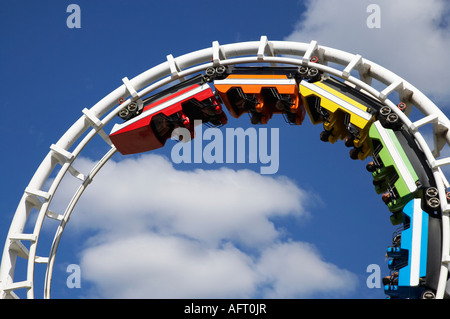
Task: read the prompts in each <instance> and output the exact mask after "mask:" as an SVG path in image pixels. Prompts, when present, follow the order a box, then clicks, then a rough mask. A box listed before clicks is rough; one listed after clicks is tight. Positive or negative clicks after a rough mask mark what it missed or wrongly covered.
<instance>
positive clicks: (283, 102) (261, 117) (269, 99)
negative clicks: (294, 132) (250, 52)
mask: <svg viewBox="0 0 450 319" xmlns="http://www.w3.org/2000/svg"><path fill="white" fill-rule="evenodd" d="M300 80H301V77H300V75H299V73H298V69H297V68H292V67H290V68H289V67H286V68H285V67H236V68H234V69H232V70H231V71H229V72H227V74H225V75H224V76H222V77H220V78H218V79H215V80H214V87H215V89H216V92H217V93H218V95H219V97H220V99H221V100H222V102H223V104H224V105H225V106H226V107H227V109H228V111H229V112H230V114H231V115H232V116H233V117H235V118H238V117H240V116H241V115H242V114H243V113H250V114H251V122H252V124H266V123H267V122H268V121H269V119H271V118H272V115H273V114H274V113H280V114H283V115H284V116H285V118H286V120H287V121H288V122H289V123H291V124H296V125H300V124H301V123H302V122H303V120H304V118H305V114H306V111H305V108H304V106H303V104H302V100H301V98H300V95H299V88H298V85H299V81H300Z"/></svg>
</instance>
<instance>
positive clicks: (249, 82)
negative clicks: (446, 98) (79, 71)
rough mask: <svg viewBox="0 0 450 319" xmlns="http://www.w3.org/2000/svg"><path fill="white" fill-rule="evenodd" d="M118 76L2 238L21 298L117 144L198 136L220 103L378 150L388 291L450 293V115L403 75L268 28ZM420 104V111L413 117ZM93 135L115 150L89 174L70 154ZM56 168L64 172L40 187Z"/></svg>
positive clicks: (257, 120)
mask: <svg viewBox="0 0 450 319" xmlns="http://www.w3.org/2000/svg"><path fill="white" fill-rule="evenodd" d="M330 64H333V65H335V66H336V67H331V66H329V65H330ZM373 80H376V81H378V82H379V83H381V85H382V90H381V91H379V90H377V89H376V88H375V85H374V86H372V85H371V84H372V82H373ZM122 81H123V85H121V86H120V87H118V88H117V89H116V90H114V91H113V92H111V93H110V94H109V95H107V96H106V97H104V98H103V99H102V100H100V101H99V102H98V103H97V104H95V105H94V106H93V107H92V108H90V109H83V110H82V113H83V114H82V116H81V117H80V118H79V119H78V120H77V121H76V122H75V123H74V124H73V125H72V127H70V128H69V129H68V131H67V132H66V133H65V134H64V135H63V136H62V137H61V139H60V140H59V141H58V142H57V143H55V144H52V145H51V146H50V151H49V153H48V155H47V157H46V158H45V159H44V160H43V162H42V163H41V165H40V166H39V168H38V170H37V171H36V173H35V175H34V176H33V178H32V179H31V181H30V183H29V185H28V187H27V188H26V189H25V191H24V194H23V197H22V199H21V201H20V203H19V205H18V207H17V210H16V213H15V215H14V218H13V221H12V223H11V226H10V230H9V232H8V234H7V240H6V242H5V246H4V251H3V256H2V263H1V268H0V294H1V297H2V298H16V297H17V294H16V293H15V292H14V291H15V290H19V289H24V290H26V296H27V298H34V297H35V290H36V289H37V288H38V287H36V285H35V281H34V276H35V265H36V264H44V265H46V271H45V280H44V287H43V297H44V298H50V287H51V278H52V272H53V267H54V263H55V257H56V252H57V249H58V246H59V243H60V240H61V237H62V234H63V231H64V229H65V227H66V225H67V224H68V221H69V218H70V215H71V213H72V212H73V209H74V207H75V205H76V204H77V202H78V200H79V198H80V197H81V196H82V194H83V192H84V191H85V189H86V188H87V187H88V185H89V184H90V183H91V182H92V179H93V178H94V176H95V175H96V174H97V173H98V171H99V170H100V169H101V168H102V166H103V165H104V164H105V163H106V162H107V161H108V160H109V159H110V158H111V156H112V155H113V154H115V153H116V152H119V153H121V154H123V155H127V154H135V153H141V152H146V151H151V150H154V149H157V148H160V147H163V146H164V145H165V142H166V141H167V139H169V138H170V137H171V135H172V133H173V131H174V130H175V129H176V128H180V127H182V128H186V129H188V130H189V131H190V132H191V133H192V135H191V137H192V138H194V134H193V132H194V122H195V123H198V122H199V121H198V120H200V121H201V122H202V123H204V124H207V125H212V126H222V125H225V124H227V122H228V117H227V115H226V113H225V112H224V108H223V106H224V107H225V108H226V110H227V111H228V113H229V114H230V115H231V117H234V118H239V117H240V116H241V115H243V114H249V116H250V122H251V124H254V125H264V124H267V123H268V121H269V120H270V119H271V118H272V117H273V116H274V114H280V115H282V116H283V117H284V118H285V120H286V122H287V123H288V124H290V125H302V123H303V122H304V120H305V117H306V114H308V117H309V120H310V121H311V123H312V124H314V125H322V126H323V131H322V133H321V134H320V136H319V139H320V140H321V141H323V142H326V143H336V142H338V141H340V140H341V141H343V142H344V145H345V146H346V147H349V148H350V151H349V155H350V158H351V159H353V160H361V161H365V160H366V159H368V158H371V159H370V161H369V162H368V163H367V165H366V168H367V171H368V173H369V174H372V179H373V187H374V190H375V193H376V194H378V195H380V197H381V200H382V201H383V202H384V203H385V204H386V209H387V210H388V211H389V212H390V222H391V223H392V225H393V226H394V227H396V228H395V230H394V231H393V236H392V245H391V246H389V247H388V248H387V250H386V257H387V258H388V260H389V261H388V267H389V271H390V275H389V276H387V277H385V278H384V279H383V284H384V291H385V294H386V295H387V297H388V298H392V299H396V298H423V299H434V298H437V299H444V298H450V284H449V282H450V280H449V278H448V274H449V262H450V255H449V253H450V245H449V244H450V234H449V226H450V223H449V211H450V207H449V202H450V200H449V197H450V196H449V195H448V194H449V193H448V189H449V188H450V185H449V183H448V181H447V179H446V177H445V174H444V173H443V171H442V169H441V167H442V166H444V165H448V164H450V158H448V157H442V156H441V151H442V149H443V148H444V146H446V145H448V144H449V143H450V132H449V130H448V129H449V127H450V122H449V120H448V118H447V117H446V116H445V115H444V113H443V112H442V111H441V110H439V108H438V107H437V106H436V105H434V103H433V102H431V101H430V100H429V99H428V98H427V97H425V96H424V95H423V94H422V93H421V92H420V91H419V90H417V89H416V88H415V87H414V86H412V85H411V84H410V83H408V82H407V81H406V80H404V79H402V78H400V77H399V76H397V75H396V74H394V73H392V72H390V71H388V70H386V69H385V68H383V67H381V66H379V65H377V64H375V63H373V62H371V61H369V60H366V59H363V58H362V57H361V56H360V55H355V54H350V53H347V52H343V51H340V50H336V49H332V48H329V47H325V46H319V45H318V44H317V42H316V41H311V42H310V43H298V42H286V41H269V40H268V39H267V37H265V36H262V37H261V39H260V40H259V41H252V42H243V43H234V44H227V45H220V44H219V43H218V42H217V41H215V42H213V43H212V47H210V48H206V49H203V50H200V51H195V52H192V53H189V54H186V55H183V56H180V57H178V58H174V57H173V56H172V55H168V56H167V61H165V62H163V63H161V64H159V65H157V66H155V67H153V68H151V69H149V70H147V71H146V72H143V73H142V74H140V75H138V76H137V77H135V78H134V79H132V80H129V79H128V78H126V77H125V78H123V79H122ZM174 83H176V84H174ZM155 92H158V93H155ZM394 99H396V100H397V101H396V102H395V103H394V101H393V100H394ZM413 110H414V111H416V112H418V113H419V114H420V116H419V117H418V118H417V119H413V116H412V115H411V114H412V111H413ZM410 117H411V119H410ZM111 121H112V122H113V123H116V124H115V125H114V127H113V128H112V130H111V132H110V133H109V134H108V133H106V132H105V131H104V127H105V125H106V124H107V123H109V122H111ZM427 126H428V127H429V126H431V127H432V130H433V137H434V139H433V142H434V145H433V147H431V148H430V147H429V146H428V144H427V143H426V141H425V139H424V137H423V135H422V133H421V129H422V128H423V127H427ZM96 135H99V136H101V137H102V139H103V140H104V141H105V143H106V144H107V145H108V146H109V151H108V152H107V153H106V154H105V155H104V156H103V157H102V158H100V159H99V160H98V162H97V163H96V165H95V166H94V167H93V168H92V170H91V171H90V172H89V173H88V174H87V175H85V174H83V173H80V172H79V171H78V170H77V169H76V168H75V167H74V166H73V165H72V164H73V162H74V160H75V159H76V158H77V157H78V156H79V154H80V153H81V151H82V150H83V148H84V147H85V145H87V144H88V143H89V142H90V141H91V140H92V138H93V137H94V136H96ZM76 142H78V144H76ZM52 173H56V174H55V176H56V177H55V178H53V179H52V184H51V186H50V188H49V189H48V190H45V191H44V190H43V186H44V184H45V183H46V181H47V180H49V177H50V174H52ZM67 173H69V174H67ZM66 175H67V176H69V177H70V175H72V176H73V177H75V178H77V179H78V180H80V185H79V188H78V189H77V190H76V192H75V193H74V195H73V197H72V200H71V201H70V203H69V204H68V206H67V209H66V210H65V212H63V213H55V212H52V211H50V210H49V205H50V202H51V200H52V197H53V195H54V193H55V191H56V190H57V188H58V186H59V184H60V182H61V181H62V179H63V178H64V177H65V176H66ZM32 211H37V212H38V214H37V218H36V219H35V220H34V219H33V220H30V219H29V216H30V213H31V212H32ZM47 219H50V220H54V221H56V222H57V223H59V226H58V228H57V231H56V233H55V235H54V238H53V241H52V244H51V247H50V248H49V250H50V253H49V255H48V256H37V245H38V241H39V237H40V235H41V234H40V233H41V228H42V224H43V222H44V220H47ZM29 223H34V225H32V226H33V229H34V230H33V232H29V233H27V232H24V229H25V226H27V225H28V224H29ZM17 258H22V259H24V260H26V262H27V267H26V274H25V275H24V276H23V275H22V276H21V277H25V278H26V279H25V280H19V281H15V279H14V278H15V265H16V260H17Z"/></svg>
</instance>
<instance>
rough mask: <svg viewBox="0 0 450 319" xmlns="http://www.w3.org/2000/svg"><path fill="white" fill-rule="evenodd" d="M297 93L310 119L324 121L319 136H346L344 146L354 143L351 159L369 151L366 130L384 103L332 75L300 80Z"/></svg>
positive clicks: (332, 140)
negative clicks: (322, 78)
mask: <svg viewBox="0 0 450 319" xmlns="http://www.w3.org/2000/svg"><path fill="white" fill-rule="evenodd" d="M300 95H301V97H302V99H303V104H304V106H305V108H306V111H307V112H308V115H309V117H310V119H311V122H312V123H313V124H319V123H323V128H324V131H323V132H322V134H321V140H323V141H327V142H330V143H335V142H336V141H337V140H345V145H346V146H348V147H353V148H352V150H351V151H350V156H351V158H353V159H360V160H364V159H365V158H366V157H367V156H369V155H370V153H371V149H370V144H369V141H368V132H369V128H370V126H371V124H372V123H373V121H374V119H375V116H374V115H375V114H376V112H377V111H378V110H379V109H380V108H381V107H383V104H382V103H381V102H378V101H376V100H374V99H372V98H371V97H369V96H368V95H366V94H364V93H361V92H360V91H358V90H357V89H355V88H353V87H351V86H349V85H347V84H345V83H343V82H341V81H338V80H336V79H334V78H331V77H330V78H327V79H324V80H321V81H316V82H311V81H305V80H303V81H301V82H300Z"/></svg>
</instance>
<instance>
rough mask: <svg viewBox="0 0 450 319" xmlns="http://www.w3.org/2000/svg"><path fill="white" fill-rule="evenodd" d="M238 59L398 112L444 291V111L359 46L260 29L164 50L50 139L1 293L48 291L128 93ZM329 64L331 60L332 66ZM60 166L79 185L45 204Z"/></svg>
mask: <svg viewBox="0 0 450 319" xmlns="http://www.w3.org/2000/svg"><path fill="white" fill-rule="evenodd" d="M312 56H317V57H318V58H319V63H312V62H310V59H311V57H312ZM243 63H254V64H255V63H270V64H271V65H276V64H288V65H296V66H302V65H303V66H314V67H315V68H317V69H319V70H320V71H323V72H324V73H325V74H329V75H332V76H335V77H339V78H341V79H344V80H346V81H347V82H348V83H351V84H353V85H355V86H357V87H360V88H362V89H363V90H365V91H366V92H367V93H369V94H370V95H372V96H373V97H375V98H377V99H379V100H380V101H381V102H383V103H384V104H385V105H387V106H389V107H390V108H391V109H392V112H395V113H397V115H398V116H399V118H400V120H401V121H402V122H403V123H404V124H405V125H406V126H407V127H408V128H409V130H410V131H411V132H412V133H413V134H414V137H415V139H416V141H417V143H418V144H419V146H420V148H421V149H422V150H423V152H424V154H425V156H426V158H427V160H428V163H429V164H430V167H431V169H432V171H433V174H434V177H435V180H436V183H437V188H438V191H439V198H440V205H441V211H442V240H443V242H442V264H441V272H440V280H439V285H438V290H437V293H436V297H437V298H443V297H444V294H445V289H446V285H447V282H448V278H447V274H448V268H449V263H450V255H449V254H450V231H449V225H450V224H449V223H450V221H449V212H450V207H449V204H448V203H447V198H446V192H447V189H448V188H449V185H448V182H447V178H446V177H445V175H444V174H443V172H442V170H441V166H443V165H448V164H450V157H441V156H440V154H441V150H442V149H443V148H444V146H446V145H450V144H449V143H450V131H449V128H450V122H449V119H448V118H447V117H446V116H445V114H444V113H443V112H442V111H441V110H440V109H439V108H438V107H437V106H436V105H435V104H434V103H433V102H432V101H431V100H430V99H428V98H427V97H426V96H425V95H424V94H423V93H421V92H420V91H419V90H418V89H417V88H415V87H414V86H412V85H411V84H410V83H409V82H407V81H406V80H404V79H402V78H401V77H399V76H398V75H396V74H394V73H392V72H391V71H389V70H387V69H385V68H383V67H381V66H379V65H377V64H376V63H374V62H371V61H369V60H366V59H364V58H362V57H361V56H360V55H358V54H351V53H347V52H344V51H341V50H337V49H333V48H329V47H325V46H321V45H318V44H317V42H316V41H312V42H311V43H300V42H287V41H269V40H268V39H267V37H265V36H262V37H261V39H260V41H251V42H241V43H233V44H226V45H220V44H219V43H218V42H217V41H215V42H213V43H212V46H211V47H209V48H206V49H203V50H199V51H195V52H191V53H188V54H185V55H182V56H179V57H177V58H174V57H173V56H172V55H168V56H167V61H165V62H163V63H161V64H159V65H157V66H155V67H153V68H151V69H149V70H147V71H145V72H143V73H141V74H140V75H138V76H136V77H135V78H133V79H131V80H128V79H127V78H124V79H123V82H124V84H123V85H121V86H119V87H118V88H117V89H115V90H114V91H113V92H111V93H110V94H108V95H107V96H105V97H104V98H103V99H102V100H100V101H99V102H98V103H96V104H95V105H94V106H92V107H91V108H90V109H84V110H83V111H82V115H81V117H80V118H79V119H78V120H77V121H76V122H75V123H74V124H73V125H72V126H71V127H70V128H69V129H68V130H67V131H66V132H65V134H63V136H62V137H61V138H60V139H59V140H58V141H57V142H56V143H55V144H53V145H52V146H51V147H50V150H49V152H48V154H47V156H46V157H45V158H44V160H43V161H42V162H41V164H40V166H39V167H38V169H37V170H36V172H35V174H34V175H33V177H32V178H31V180H30V182H29V184H28V186H27V187H26V189H25V191H24V194H23V196H22V198H21V200H20V202H19V204H18V206H17V209H16V212H15V214H14V217H13V220H12V223H11V226H10V229H9V232H8V234H7V239H6V242H5V245H4V250H3V255H2V260H1V267H0V297H1V298H15V297H17V294H16V293H15V292H14V291H15V290H17V289H26V296H27V298H34V297H35V294H36V290H37V289H38V288H39V289H41V290H42V291H43V297H44V298H50V283H51V277H52V271H53V266H54V262H55V256H56V252H57V249H58V245H59V242H60V239H61V236H62V233H63V231H64V229H65V227H66V225H67V223H68V221H69V217H70V215H71V213H72V211H73V209H74V207H75V205H76V204H77V202H78V200H79V198H80V197H81V195H82V194H83V192H84V190H85V189H86V187H87V186H88V185H89V184H90V182H91V181H92V179H93V177H94V176H95V175H96V174H97V172H98V171H99V170H100V169H101V167H102V166H103V165H104V164H105V163H106V162H107V161H108V160H109V159H110V158H111V156H112V155H113V154H114V153H115V152H116V150H115V148H114V146H113V145H112V144H111V142H110V140H109V138H108V135H107V134H106V133H105V132H104V131H103V128H104V126H105V125H106V124H108V123H109V122H110V121H111V120H112V119H113V118H115V117H116V115H117V114H118V112H119V111H120V109H122V108H123V107H125V106H127V105H128V104H129V103H131V102H133V101H137V102H138V103H139V102H140V101H141V98H142V97H144V96H146V95H148V94H149V93H151V92H152V91H154V90H156V89H158V88H160V87H162V86H163V85H166V84H168V83H170V82H172V81H175V80H179V79H183V78H184V77H186V76H189V75H191V74H195V73H198V72H202V71H204V70H206V69H207V68H208V67H211V66H217V65H236V64H243ZM330 64H332V65H333V66H335V67H331V66H330ZM373 80H376V81H377V82H378V84H379V85H380V86H381V87H382V88H381V90H380V89H378V88H375V87H374V86H375V85H374V86H372V82H373ZM391 93H393V94H394V96H395V97H396V98H397V99H398V100H400V101H402V102H404V103H406V105H407V109H406V111H405V112H402V111H400V110H399V109H398V108H397V107H396V104H395V103H394V102H393V101H392V100H391V99H390V96H391ZM119 99H125V102H124V103H122V104H121V105H118V103H117V101H118V100H119ZM413 109H417V110H418V111H419V113H420V114H421V115H420V118H419V119H417V120H415V121H412V120H410V119H409V117H408V114H410V112H411V111H412V110H413ZM425 125H431V126H432V127H433V137H434V140H433V145H432V146H431V147H430V146H429V145H428V144H427V143H426V141H425V139H424V137H423V135H422V134H421V133H420V129H421V128H422V127H423V126H425ZM96 135H100V136H101V137H102V138H103V139H104V141H105V143H106V144H107V145H108V149H109V150H108V151H107V152H106V154H105V155H104V156H103V157H102V158H101V159H99V160H98V162H97V164H96V165H95V166H94V167H93V168H92V170H91V172H90V173H89V174H88V175H87V176H85V175H83V174H82V173H80V172H78V170H77V169H76V168H75V167H74V166H73V165H72V164H73V162H74V160H75V159H76V158H77V157H78V156H79V155H80V153H81V152H82V150H83V149H84V147H85V146H86V145H87V144H88V143H89V142H90V141H91V140H92V138H93V137H94V136H96ZM67 172H69V174H70V175H73V176H74V177H75V178H77V179H79V180H80V186H79V188H78V190H77V191H76V192H75V194H74V195H73V198H72V200H71V201H70V203H69V205H68V206H67V209H66V210H65V212H62V213H58V212H56V213H55V212H51V211H50V210H49V206H50V203H51V201H52V198H53V196H54V194H55V192H56V190H57V188H58V186H59V185H60V183H61V181H62V179H63V178H64V177H65V176H67V175H68V174H67ZM52 174H53V175H52ZM51 176H52V177H51ZM50 177H51V178H50ZM49 181H51V182H52V183H51V185H50V187H49V188H48V190H43V189H44V186H45V185H46V183H48V182H49ZM32 211H36V212H37V218H33V219H31V218H29V217H30V213H31V212H32ZM46 219H53V220H56V221H57V223H59V226H58V228H57V230H56V233H55V235H54V239H53V242H52V245H51V247H49V249H48V250H49V252H50V253H49V255H48V256H37V246H38V243H39V239H40V235H41V229H42V225H43V223H44V220H46ZM30 223H31V225H30ZM33 223H34V224H33ZM26 228H27V229H33V231H30V232H26V231H24V230H25V229H26ZM17 258H23V259H25V261H26V263H27V267H26V274H21V276H20V278H25V279H21V280H15V277H17V274H15V270H16V267H15V266H16V261H17ZM38 263H43V264H46V265H47V266H46V275H45V284H44V287H36V286H35V280H34V276H35V266H36V264H38ZM15 275H16V276H15Z"/></svg>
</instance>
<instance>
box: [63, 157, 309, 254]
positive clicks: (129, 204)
mask: <svg viewBox="0 0 450 319" xmlns="http://www.w3.org/2000/svg"><path fill="white" fill-rule="evenodd" d="M80 165H81V167H83V166H86V170H88V169H87V167H91V166H93V163H90V162H89V161H86V160H82V161H81V163H77V166H80ZM66 187H69V186H68V185H67V186H66ZM64 193H66V191H64ZM306 196H307V193H306V192H304V191H302V190H300V189H299V188H298V187H297V186H296V185H295V184H294V183H293V182H292V181H291V180H289V179H287V178H284V177H265V176H262V175H259V174H257V173H255V172H252V171H250V170H239V171H234V170H232V169H229V168H222V169H219V170H200V169H199V170H195V171H181V170H176V169H175V168H174V167H173V166H172V163H171V162H169V161H168V160H167V159H165V158H163V157H161V156H155V155H144V156H141V157H139V158H137V159H126V160H123V161H120V162H115V161H110V162H108V163H107V164H106V165H105V167H104V168H102V170H101V172H100V173H99V174H98V175H97V176H96V178H95V182H94V183H92V185H90V186H89V188H88V190H87V191H86V192H85V194H84V195H83V197H82V200H81V201H80V203H79V204H78V207H77V211H78V212H77V216H76V217H74V220H73V221H74V223H75V225H76V224H82V225H83V227H85V225H92V227H94V228H95V227H102V228H117V226H120V228H122V229H124V230H125V231H128V229H127V228H126V227H130V228H131V229H139V230H141V229H157V230H158V231H159V232H163V233H167V234H181V235H184V236H188V237H192V238H198V239H201V240H203V241H206V242H209V243H212V244H214V243H216V242H218V241H222V240H223V239H233V240H239V241H240V242H241V243H244V244H246V245H254V244H258V243H264V242H272V241H273V240H274V239H276V238H277V236H278V232H277V230H276V229H275V228H274V225H273V223H272V222H270V220H269V218H270V217H275V216H285V215H288V214H292V215H295V216H301V215H304V214H306V210H305V208H304V203H305V202H306V201H305V199H306Z"/></svg>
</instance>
